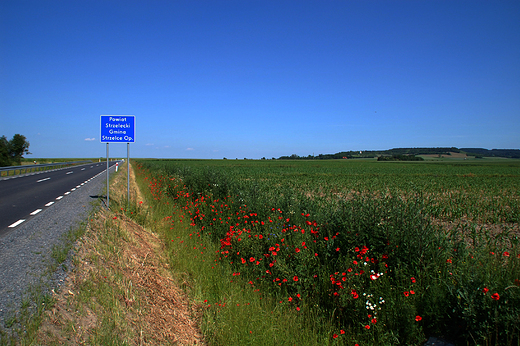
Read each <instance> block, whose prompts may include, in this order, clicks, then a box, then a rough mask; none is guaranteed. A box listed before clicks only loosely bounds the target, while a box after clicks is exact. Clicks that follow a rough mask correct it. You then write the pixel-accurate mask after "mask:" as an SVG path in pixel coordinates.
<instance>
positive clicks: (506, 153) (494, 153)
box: [460, 148, 520, 159]
mask: <svg viewBox="0 0 520 346" xmlns="http://www.w3.org/2000/svg"><path fill="white" fill-rule="evenodd" d="M460 150H462V151H464V152H466V153H467V154H468V155H469V156H477V157H479V156H480V157H507V158H510V159H520V150H519V149H491V150H489V149H484V148H461V149H460Z"/></svg>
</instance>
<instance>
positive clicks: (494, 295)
mask: <svg viewBox="0 0 520 346" xmlns="http://www.w3.org/2000/svg"><path fill="white" fill-rule="evenodd" d="M491 299H493V300H497V301H498V300H499V299H500V296H499V295H498V293H493V294H492V295H491Z"/></svg>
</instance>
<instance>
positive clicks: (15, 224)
mask: <svg viewBox="0 0 520 346" xmlns="http://www.w3.org/2000/svg"><path fill="white" fill-rule="evenodd" d="M24 221H25V220H24V219H22V220H18V221H16V222H15V223H13V224H11V225H9V227H10V228H13V227H16V226H18V225H19V224H21V223H22V222H24Z"/></svg>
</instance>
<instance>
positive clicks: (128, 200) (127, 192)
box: [126, 143, 130, 204]
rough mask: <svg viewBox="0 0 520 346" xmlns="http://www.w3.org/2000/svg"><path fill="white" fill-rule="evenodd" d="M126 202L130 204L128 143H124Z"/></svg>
mask: <svg viewBox="0 0 520 346" xmlns="http://www.w3.org/2000/svg"><path fill="white" fill-rule="evenodd" d="M126 203H127V204H130V143H126Z"/></svg>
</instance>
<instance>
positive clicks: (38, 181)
mask: <svg viewBox="0 0 520 346" xmlns="http://www.w3.org/2000/svg"><path fill="white" fill-rule="evenodd" d="M49 179H50V177H49V178H45V179H40V180H36V182H37V183H41V182H42V181H45V180H49Z"/></svg>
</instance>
